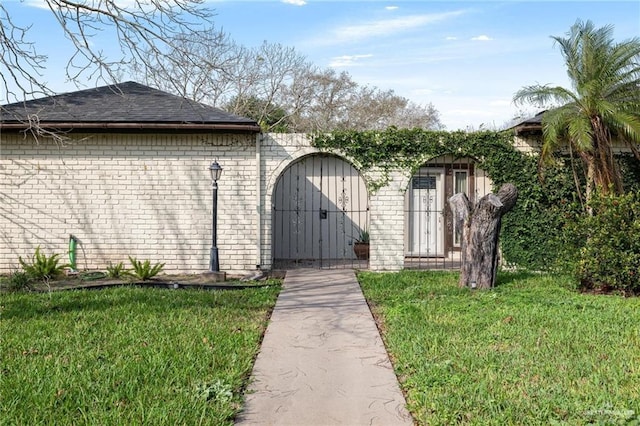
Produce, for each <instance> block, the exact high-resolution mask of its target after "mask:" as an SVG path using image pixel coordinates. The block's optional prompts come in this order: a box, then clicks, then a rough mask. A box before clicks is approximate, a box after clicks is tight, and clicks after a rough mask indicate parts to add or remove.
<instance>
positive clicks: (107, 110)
mask: <svg viewBox="0 0 640 426" xmlns="http://www.w3.org/2000/svg"><path fill="white" fill-rule="evenodd" d="M0 108H1V113H2V114H1V116H0V127H5V128H15V127H19V125H20V124H21V123H24V122H25V121H27V117H28V116H37V119H38V121H39V123H40V125H41V126H43V127H56V128H68V129H73V128H85V129H86V128H118V129H123V128H128V129H131V128H136V129H146V128H149V129H151V128H153V129H157V128H166V129H178V128H197V129H211V130H215V129H218V130H220V129H225V130H244V131H255V132H258V131H260V127H259V126H258V124H257V123H256V121H255V120H251V119H249V118H244V117H240V116H237V115H234V114H229V113H227V112H224V111H222V110H221V109H219V108H215V107H211V106H208V105H204V104H201V103H198V102H195V101H191V100H188V99H185V98H182V97H179V96H175V95H172V94H170V93H166V92H163V91H160V90H156V89H153V88H151V87H147V86H144V85H142V84H139V83H135V82H126V83H120V84H114V85H110V86H103V87H98V88H94V89H87V90H80V91H77V92H71V93H65V94H61V95H57V96H50V97H46V98H41V99H35V100H32V101H26V102H17V103H13V104H8V105H3V106H2V107H0Z"/></svg>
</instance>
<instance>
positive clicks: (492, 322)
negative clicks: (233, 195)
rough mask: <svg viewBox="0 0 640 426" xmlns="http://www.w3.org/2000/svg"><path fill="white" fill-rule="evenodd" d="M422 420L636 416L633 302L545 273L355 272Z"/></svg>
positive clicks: (609, 420)
mask: <svg viewBox="0 0 640 426" xmlns="http://www.w3.org/2000/svg"><path fill="white" fill-rule="evenodd" d="M359 280H360V281H361V285H362V288H363V290H364V292H365V295H366V297H367V299H368V300H369V302H370V303H371V304H372V306H373V310H374V312H375V314H376V315H377V316H378V317H379V320H380V321H381V323H382V328H383V329H384V333H383V334H384V340H385V343H386V345H387V348H388V350H389V352H390V355H391V357H392V362H393V363H394V366H395V369H396V373H397V374H398V376H399V378H400V381H401V385H402V387H403V389H404V391H405V393H406V395H407V402H408V406H409V409H410V411H411V412H412V414H413V415H414V417H415V419H416V421H417V422H418V423H419V424H422V425H438V424H441V425H450V424H459V423H463V424H478V425H489V424H493V425H509V424H517V425H522V424H527V425H530V424H534V425H538V424H545V425H546V424H576V425H583V424H591V423H593V424H638V423H640V299H639V298H623V297H619V296H602V295H599V296H598V295H585V294H577V293H575V292H572V291H569V290H567V287H569V285H568V281H566V279H563V278H558V277H552V276H549V275H533V274H502V275H500V276H499V285H498V287H497V288H496V289H495V290H492V291H471V290H467V289H459V288H458V287H457V274H452V273H434V272H431V273H429V272H402V273H397V274H396V273H389V274H374V273H361V274H359Z"/></svg>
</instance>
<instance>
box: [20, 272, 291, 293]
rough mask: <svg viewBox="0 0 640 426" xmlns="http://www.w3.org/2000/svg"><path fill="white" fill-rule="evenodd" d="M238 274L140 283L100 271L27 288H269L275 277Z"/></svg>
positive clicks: (163, 276)
mask: <svg viewBox="0 0 640 426" xmlns="http://www.w3.org/2000/svg"><path fill="white" fill-rule="evenodd" d="M248 278H249V277H243V276H240V275H229V274H218V273H201V274H160V275H157V276H155V277H153V278H152V279H149V280H146V281H141V280H137V279H135V278H132V277H127V278H109V277H107V276H106V274H105V273H104V272H100V271H88V272H82V273H78V274H72V275H67V276H63V277H60V278H56V279H54V280H51V281H49V282H46V283H45V282H34V283H31V284H30V287H31V289H32V290H34V291H57V290H70V289H82V288H85V289H99V288H105V287H113V286H122V285H136V286H147V287H160V288H174V289H179V288H208V289H214V288H220V289H224V288H229V289H234V288H235V289H237V288H247V287H259V286H265V285H273V284H274V283H273V281H272V280H270V278H279V277H278V276H277V275H276V274H264V275H263V276H261V277H259V279H248Z"/></svg>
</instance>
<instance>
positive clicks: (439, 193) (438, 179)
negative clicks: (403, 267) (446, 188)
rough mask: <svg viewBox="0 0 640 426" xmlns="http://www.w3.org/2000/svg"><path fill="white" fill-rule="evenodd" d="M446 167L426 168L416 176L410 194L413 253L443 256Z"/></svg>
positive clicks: (410, 236)
mask: <svg viewBox="0 0 640 426" xmlns="http://www.w3.org/2000/svg"><path fill="white" fill-rule="evenodd" d="M443 175H444V171H443V170H440V169H428V171H427V170H424V169H423V170H422V171H421V172H420V174H418V175H416V176H414V177H413V179H412V180H411V186H410V191H411V192H410V196H409V227H410V232H409V254H411V255H414V256H443V255H444V243H443V241H444V230H443V211H442V203H443V196H444V193H443V189H442V182H443Z"/></svg>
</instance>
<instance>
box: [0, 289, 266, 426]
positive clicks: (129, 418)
mask: <svg viewBox="0 0 640 426" xmlns="http://www.w3.org/2000/svg"><path fill="white" fill-rule="evenodd" d="M278 291H279V288H278V287H277V286H273V287H266V288H254V289H243V290H232V291H199V290H180V291H171V290H164V289H153V288H138V287H116V288H109V289H105V290H101V291H88V290H78V291H64V292H53V293H48V294H42V293H6V294H2V298H1V299H0V315H1V317H0V318H1V321H0V355H1V359H0V419H2V421H0V423H2V424H60V425H71V424H73V425H81V424H92V425H94V424H113V425H118V424H122V425H125V424H149V425H176V424H188V425H196V424H211V425H231V424H233V417H234V415H235V414H236V412H237V410H238V409H239V408H240V407H241V404H242V390H243V387H244V385H245V383H246V380H247V378H248V376H249V374H250V373H251V368H252V366H253V360H254V357H255V355H256V354H257V352H258V349H259V344H260V340H261V337H262V334H263V332H264V329H265V328H266V323H267V319H268V316H269V314H270V311H271V309H272V308H273V306H274V304H275V299H276V297H277V293H278Z"/></svg>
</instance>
